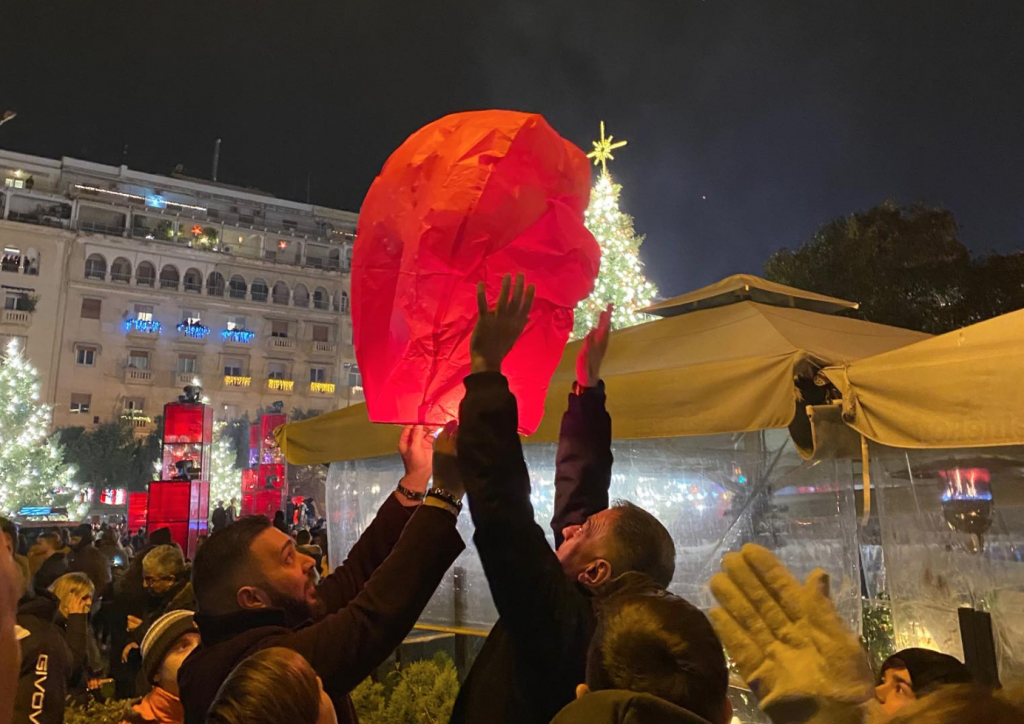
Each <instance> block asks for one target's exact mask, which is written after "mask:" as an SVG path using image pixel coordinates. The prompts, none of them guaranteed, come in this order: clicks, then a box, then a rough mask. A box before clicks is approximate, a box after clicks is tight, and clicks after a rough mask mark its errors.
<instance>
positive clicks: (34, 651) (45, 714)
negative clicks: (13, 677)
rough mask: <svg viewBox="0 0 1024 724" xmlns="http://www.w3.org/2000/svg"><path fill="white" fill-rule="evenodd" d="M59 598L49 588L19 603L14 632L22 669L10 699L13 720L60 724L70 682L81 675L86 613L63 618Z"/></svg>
mask: <svg viewBox="0 0 1024 724" xmlns="http://www.w3.org/2000/svg"><path fill="white" fill-rule="evenodd" d="M59 609H60V603H59V601H58V600H57V598H56V596H54V595H53V594H52V593H50V592H49V591H43V592H42V593H40V594H39V595H37V596H32V597H26V598H23V599H22V600H21V601H20V602H19V604H18V617H17V636H18V641H19V643H20V644H21V672H20V675H19V677H18V692H17V695H16V696H15V700H14V723H15V724H61V722H63V720H64V701H65V699H66V697H67V693H68V684H69V683H71V682H72V681H74V680H75V679H77V678H78V676H80V674H81V672H82V669H83V666H84V664H85V658H86V631H87V626H88V619H89V616H88V615H87V614H84V613H81V614H74V615H72V616H70V617H68V619H67V621H66V622H65V620H64V618H63V617H62V616H61V615H60V613H59Z"/></svg>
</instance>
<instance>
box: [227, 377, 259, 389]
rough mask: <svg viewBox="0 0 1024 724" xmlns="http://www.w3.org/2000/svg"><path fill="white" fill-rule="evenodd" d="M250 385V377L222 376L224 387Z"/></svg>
mask: <svg viewBox="0 0 1024 724" xmlns="http://www.w3.org/2000/svg"><path fill="white" fill-rule="evenodd" d="M250 385H252V377H249V376H248V375H224V386H225V387H249V386H250Z"/></svg>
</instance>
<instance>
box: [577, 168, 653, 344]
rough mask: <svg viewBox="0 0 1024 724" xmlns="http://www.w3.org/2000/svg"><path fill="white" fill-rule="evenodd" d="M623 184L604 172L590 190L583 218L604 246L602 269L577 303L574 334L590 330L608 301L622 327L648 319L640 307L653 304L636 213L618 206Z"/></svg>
mask: <svg viewBox="0 0 1024 724" xmlns="http://www.w3.org/2000/svg"><path fill="white" fill-rule="evenodd" d="M621 191H622V187H621V186H620V185H619V184H617V183H614V182H613V181H612V178H611V176H610V175H609V174H608V173H607V172H604V173H602V174H601V176H600V177H599V178H598V180H597V184H596V185H595V186H594V190H593V192H592V193H591V194H590V205H589V206H588V207H587V211H586V214H585V216H584V220H585V222H586V225H587V228H588V229H589V230H590V233H592V234H593V235H594V238H595V239H597V243H598V245H599V246H600V247H601V270H600V272H599V273H598V276H597V281H596V282H595V283H594V291H593V293H591V295H590V296H589V297H587V298H586V299H584V300H583V301H582V302H580V303H579V304H578V305H577V306H576V314H575V319H574V324H573V337H574V338H577V339H578V338H580V337H583V336H585V335H586V334H587V332H589V331H590V330H591V329H592V328H593V327H594V326H595V325H596V324H597V319H598V317H599V316H600V315H601V312H603V311H604V309H605V307H607V306H608V304H609V303H611V304H614V305H615V311H614V312H613V313H612V327H613V328H615V329H619V328H621V327H629V326H632V325H634V324H639V323H640V322H643V321H646V317H645V315H643V314H640V313H639V311H638V310H640V309H643V308H644V307H646V306H648V305H649V304H651V302H652V301H654V297H655V296H657V294H658V289H657V287H655V286H654V284H652V283H651V282H650V281H649V280H648V279H647V277H646V276H644V273H643V267H644V265H643V262H641V261H640V245H641V244H643V243H644V237H643V236H637V235H636V231H635V230H634V229H633V217H632V216H630V215H629V214H625V213H623V212H622V211H620V210H619V193H620V192H621Z"/></svg>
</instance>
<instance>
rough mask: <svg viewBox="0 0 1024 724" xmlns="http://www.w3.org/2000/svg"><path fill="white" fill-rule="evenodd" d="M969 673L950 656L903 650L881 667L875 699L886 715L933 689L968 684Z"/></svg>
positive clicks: (927, 650) (933, 652)
mask: <svg viewBox="0 0 1024 724" xmlns="http://www.w3.org/2000/svg"><path fill="white" fill-rule="evenodd" d="M973 679H974V677H973V676H971V672H970V670H969V669H968V668H967V667H966V666H965V665H964V664H962V663H960V662H959V661H958V660H957V659H955V658H953V657H952V656H950V655H949V654H942V653H939V652H938V651H931V650H929V649H916V648H915V649H903V650H902V651H897V652H896V653H895V654H893V655H892V656H890V657H889V658H888V659H886V660H885V662H884V663H883V664H882V669H881V672H880V673H879V676H878V684H877V686H876V687H875V698H876V699H877V700H878V702H879V704H881V705H882V709H883V710H884V711H886V712H887V713H888V714H895V713H896V712H897V711H899V710H900V709H902V708H903V707H905V706H906V705H907V704H909V703H911V702H912V701H914V700H915V699H920V698H921V697H922V696H925V695H926V694H930V693H932V692H934V691H935V690H936V689H938V688H940V687H943V686H949V685H951V684H970V683H972V681H973Z"/></svg>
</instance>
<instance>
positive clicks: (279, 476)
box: [242, 413, 288, 518]
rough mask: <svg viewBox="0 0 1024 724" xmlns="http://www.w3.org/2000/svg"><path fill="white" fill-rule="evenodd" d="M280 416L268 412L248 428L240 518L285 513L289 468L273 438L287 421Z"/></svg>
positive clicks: (271, 516) (279, 414)
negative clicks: (281, 511)
mask: <svg viewBox="0 0 1024 724" xmlns="http://www.w3.org/2000/svg"><path fill="white" fill-rule="evenodd" d="M287 419H288V418H287V417H286V416H285V415H284V414H283V413H267V414H265V415H263V416H262V417H260V419H259V420H257V421H256V423H255V424H253V426H252V427H251V428H250V429H249V445H250V448H249V465H250V467H251V469H249V470H243V471H242V515H265V516H267V517H268V518H273V517H274V513H276V512H277V511H279V510H284V507H285V503H286V502H287V500H288V465H287V463H286V462H285V459H284V455H283V454H282V453H281V448H280V447H279V446H278V444H277V439H276V438H275V437H274V430H276V429H277V428H278V427H280V426H281V425H283V424H285V422H287Z"/></svg>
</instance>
